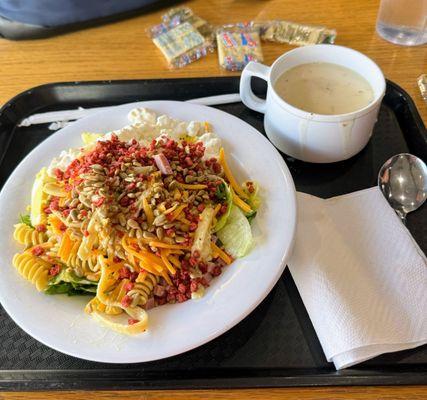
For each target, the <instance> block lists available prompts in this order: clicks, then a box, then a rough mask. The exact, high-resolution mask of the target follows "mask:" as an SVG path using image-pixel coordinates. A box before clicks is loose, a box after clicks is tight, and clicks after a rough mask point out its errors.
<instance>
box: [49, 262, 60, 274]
mask: <svg viewBox="0 0 427 400" xmlns="http://www.w3.org/2000/svg"><path fill="white" fill-rule="evenodd" d="M60 270H61V267H60V266H59V265H58V264H54V265H52V267H50V269H49V275H50V276H56V275H58V274H59V271H60Z"/></svg>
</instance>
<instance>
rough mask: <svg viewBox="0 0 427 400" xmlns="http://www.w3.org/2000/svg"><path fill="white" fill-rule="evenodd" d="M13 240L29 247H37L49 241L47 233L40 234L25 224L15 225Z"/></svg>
mask: <svg viewBox="0 0 427 400" xmlns="http://www.w3.org/2000/svg"><path fill="white" fill-rule="evenodd" d="M13 238H14V239H15V240H16V241H17V242H19V243H21V244H25V246H27V247H31V246H36V245H38V244H42V243H44V242H46V241H47V239H48V237H47V235H46V233H45V232H39V231H37V230H36V229H34V228H32V227H31V226H28V225H26V224H23V223H19V224H16V225H15V231H14V233H13Z"/></svg>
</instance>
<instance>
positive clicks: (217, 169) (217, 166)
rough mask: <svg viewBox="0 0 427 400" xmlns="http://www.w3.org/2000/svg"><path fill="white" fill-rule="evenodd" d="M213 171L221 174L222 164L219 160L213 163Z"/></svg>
mask: <svg viewBox="0 0 427 400" xmlns="http://www.w3.org/2000/svg"><path fill="white" fill-rule="evenodd" d="M212 171H213V172H215V173H216V174H219V173H220V172H221V165H220V164H219V163H218V162H216V161H215V162H214V163H212Z"/></svg>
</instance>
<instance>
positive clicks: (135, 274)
mask: <svg viewBox="0 0 427 400" xmlns="http://www.w3.org/2000/svg"><path fill="white" fill-rule="evenodd" d="M138 275H139V273H138V272H131V274H130V278H129V279H130V280H131V281H132V282H135V281H136V278H138Z"/></svg>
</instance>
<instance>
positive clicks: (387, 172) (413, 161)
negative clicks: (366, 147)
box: [378, 153, 427, 223]
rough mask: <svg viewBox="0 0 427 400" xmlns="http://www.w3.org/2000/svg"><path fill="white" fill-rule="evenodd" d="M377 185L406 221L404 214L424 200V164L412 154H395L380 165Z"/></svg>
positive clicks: (426, 185) (426, 192)
mask: <svg viewBox="0 0 427 400" xmlns="http://www.w3.org/2000/svg"><path fill="white" fill-rule="evenodd" d="M378 186H379V187H380V189H381V191H382V192H383V195H384V196H385V198H386V199H387V201H388V202H389V203H390V205H391V206H392V208H393V209H394V210H395V211H396V213H397V215H398V216H399V217H400V219H401V220H402V222H403V223H406V214H408V213H409V212H411V211H414V210H416V209H417V208H419V207H421V205H422V204H423V203H424V202H425V201H426V198H427V167H426V164H425V163H424V162H423V161H422V160H420V159H419V158H418V157H415V156H413V155H412V154H408V153H402V154H397V155H395V156H393V157H391V158H390V159H389V160H387V161H386V162H385V163H384V165H383V166H382V167H381V169H380V172H379V174H378Z"/></svg>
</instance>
